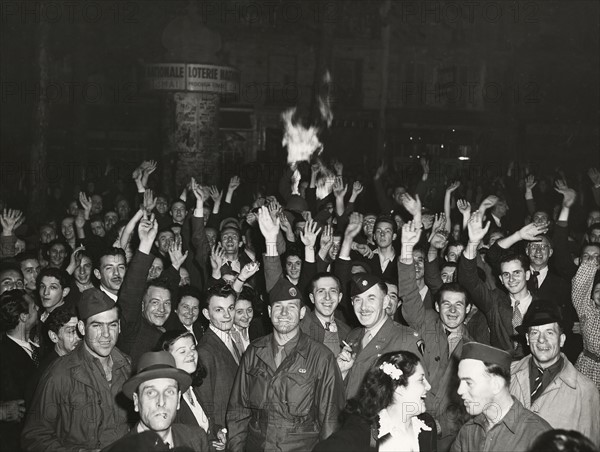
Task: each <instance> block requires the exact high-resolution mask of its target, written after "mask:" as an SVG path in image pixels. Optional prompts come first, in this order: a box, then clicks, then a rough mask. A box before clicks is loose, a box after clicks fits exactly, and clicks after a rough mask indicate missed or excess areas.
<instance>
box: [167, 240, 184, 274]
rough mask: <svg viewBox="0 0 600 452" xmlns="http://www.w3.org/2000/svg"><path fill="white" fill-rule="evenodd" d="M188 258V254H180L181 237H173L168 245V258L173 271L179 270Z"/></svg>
mask: <svg viewBox="0 0 600 452" xmlns="http://www.w3.org/2000/svg"><path fill="white" fill-rule="evenodd" d="M187 257H188V252H187V251H186V252H185V253H183V252H182V246H181V237H179V236H178V237H175V240H173V241H172V242H171V243H170V244H169V258H170V259H171V265H173V267H174V268H175V270H179V269H180V268H181V266H182V265H183V263H184V262H185V260H186V259H187Z"/></svg>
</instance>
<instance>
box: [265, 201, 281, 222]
mask: <svg viewBox="0 0 600 452" xmlns="http://www.w3.org/2000/svg"><path fill="white" fill-rule="evenodd" d="M267 207H268V209H269V215H271V219H272V220H273V221H275V220H276V219H277V216H278V215H279V213H280V212H281V204H279V201H277V200H273V201H271V202H269V204H268V205H267Z"/></svg>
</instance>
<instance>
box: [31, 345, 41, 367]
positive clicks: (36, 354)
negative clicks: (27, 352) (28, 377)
mask: <svg viewBox="0 0 600 452" xmlns="http://www.w3.org/2000/svg"><path fill="white" fill-rule="evenodd" d="M31 360H32V361H33V365H34V366H35V367H38V366H39V365H40V351H39V349H38V347H36V346H35V345H32V346H31Z"/></svg>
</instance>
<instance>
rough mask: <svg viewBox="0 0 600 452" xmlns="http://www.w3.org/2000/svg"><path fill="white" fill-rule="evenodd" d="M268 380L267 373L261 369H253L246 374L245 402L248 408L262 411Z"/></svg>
mask: <svg viewBox="0 0 600 452" xmlns="http://www.w3.org/2000/svg"><path fill="white" fill-rule="evenodd" d="M270 379H271V378H270V377H269V375H268V374H267V371H266V370H265V369H263V368H261V367H253V368H251V369H249V370H248V371H247V372H246V382H247V384H246V388H247V390H248V400H247V402H248V406H249V407H250V408H254V409H262V407H263V405H264V401H265V398H266V395H267V385H268V384H269V381H270Z"/></svg>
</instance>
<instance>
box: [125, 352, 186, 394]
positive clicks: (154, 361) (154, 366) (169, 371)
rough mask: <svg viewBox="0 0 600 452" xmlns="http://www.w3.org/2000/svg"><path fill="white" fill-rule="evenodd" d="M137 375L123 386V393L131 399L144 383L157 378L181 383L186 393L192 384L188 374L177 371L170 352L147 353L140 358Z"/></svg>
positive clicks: (180, 385)
mask: <svg viewBox="0 0 600 452" xmlns="http://www.w3.org/2000/svg"><path fill="white" fill-rule="evenodd" d="M137 368H138V371H137V373H136V374H135V375H134V376H133V377H131V378H130V379H129V380H127V381H126V382H125V384H123V393H124V394H125V395H126V396H127V397H128V398H130V399H132V398H133V393H134V392H135V391H136V390H137V388H138V386H139V385H140V384H141V383H143V382H144V381H148V380H154V379H156V378H172V379H174V380H176V381H177V383H179V390H180V391H181V392H185V391H187V390H188V388H189V387H190V385H191V384H192V377H191V376H190V374H188V373H187V372H185V371H183V370H181V369H177V367H176V366H175V358H173V356H171V354H170V353H169V352H147V353H144V354H143V355H142V356H141V357H140V361H139V363H138V366H137Z"/></svg>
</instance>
